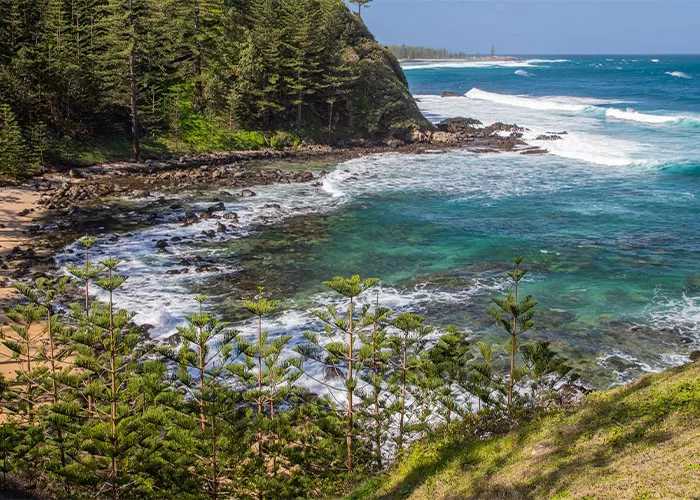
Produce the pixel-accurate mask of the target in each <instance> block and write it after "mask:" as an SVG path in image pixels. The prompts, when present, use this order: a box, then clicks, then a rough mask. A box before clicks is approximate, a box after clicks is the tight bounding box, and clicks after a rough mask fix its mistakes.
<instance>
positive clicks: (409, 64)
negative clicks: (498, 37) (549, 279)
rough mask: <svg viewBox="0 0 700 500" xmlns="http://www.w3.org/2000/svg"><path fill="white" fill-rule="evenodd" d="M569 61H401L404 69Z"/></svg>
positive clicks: (519, 66)
mask: <svg viewBox="0 0 700 500" xmlns="http://www.w3.org/2000/svg"><path fill="white" fill-rule="evenodd" d="M565 62H569V60H568V59H527V60H524V61H522V60H516V61H499V60H495V61H490V60H481V61H469V60H465V61H462V60H448V59H446V60H437V61H406V62H403V63H401V68H402V69H403V70H404V71H411V70H417V69H439V68H455V69H459V68H476V69H479V68H483V69H489V68H536V67H542V66H543V65H547V64H557V63H565Z"/></svg>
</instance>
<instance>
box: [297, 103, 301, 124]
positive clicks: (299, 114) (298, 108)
mask: <svg viewBox="0 0 700 500" xmlns="http://www.w3.org/2000/svg"><path fill="white" fill-rule="evenodd" d="M297 130H301V101H299V102H298V103H297Z"/></svg>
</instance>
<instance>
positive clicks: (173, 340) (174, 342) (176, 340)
mask: <svg viewBox="0 0 700 500" xmlns="http://www.w3.org/2000/svg"><path fill="white" fill-rule="evenodd" d="M165 341H166V342H167V343H168V345H169V346H170V347H177V346H179V345H180V344H181V343H182V338H181V337H180V334H179V333H176V334H174V335H171V336H170V337H168V338H167V339H165Z"/></svg>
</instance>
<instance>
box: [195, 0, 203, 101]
mask: <svg viewBox="0 0 700 500" xmlns="http://www.w3.org/2000/svg"><path fill="white" fill-rule="evenodd" d="M199 31H200V23H199V0H194V45H195V48H196V54H195V55H194V76H195V81H194V91H195V96H196V97H197V105H199V106H201V105H202V97H203V96H204V87H203V86H202V42H201V40H200V39H199Z"/></svg>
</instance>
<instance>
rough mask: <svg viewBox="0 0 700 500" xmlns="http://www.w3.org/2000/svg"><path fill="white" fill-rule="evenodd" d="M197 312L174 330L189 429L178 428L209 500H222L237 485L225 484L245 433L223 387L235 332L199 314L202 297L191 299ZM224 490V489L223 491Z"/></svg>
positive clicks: (230, 370)
mask: <svg viewBox="0 0 700 500" xmlns="http://www.w3.org/2000/svg"><path fill="white" fill-rule="evenodd" d="M196 300H197V303H198V304H199V311H198V312H197V313H195V314H193V315H192V316H188V317H187V318H186V321H187V324H186V325H185V326H184V327H179V328H178V333H179V335H180V338H181V339H182V346H181V347H180V349H179V352H178V353H177V355H176V356H175V355H174V354H175V353H169V355H168V356H169V357H171V358H172V359H175V360H177V363H178V365H179V369H178V373H177V383H178V386H179V387H180V388H182V389H183V390H185V391H186V392H187V394H188V396H189V399H190V402H191V405H192V408H191V410H190V412H191V415H192V417H191V418H190V421H191V424H195V422H196V424H195V425H191V424H188V423H187V419H184V420H183V422H182V424H181V425H182V427H183V428H184V429H186V430H187V429H189V432H184V433H181V436H182V439H184V440H185V441H186V442H187V443H188V444H187V446H188V447H190V448H191V449H192V453H195V454H196V456H197V457H199V459H198V460H197V461H196V462H195V463H194V464H193V465H192V467H193V468H194V471H195V474H196V476H198V477H200V478H201V479H202V481H203V486H204V488H203V489H204V491H205V492H206V493H207V494H208V496H209V497H210V498H213V499H217V498H221V497H222V496H223V498H228V496H226V495H231V494H232V492H233V491H235V489H236V488H239V487H240V486H239V485H236V484H231V481H230V480H228V478H229V477H230V475H232V474H233V473H234V472H235V470H236V468H237V467H239V464H240V462H243V457H245V455H246V451H247V433H246V430H245V427H243V423H242V421H241V418H240V417H241V413H242V412H243V411H244V410H243V405H242V402H241V398H240V394H239V393H238V392H237V391H235V390H234V389H233V388H232V387H231V384H230V383H229V382H228V381H227V377H228V376H230V375H232V374H234V373H235V371H236V369H235V368H234V367H233V366H232V363H233V361H234V359H235V357H236V353H235V348H234V345H233V344H232V342H233V341H234V340H235V338H236V336H237V335H238V332H237V331H235V330H231V329H230V328H229V324H228V323H226V322H224V321H222V320H221V318H219V317H216V316H214V315H212V314H209V313H206V312H204V307H203V305H204V303H205V302H206V297H204V296H197V297H196ZM226 484H228V485H229V486H228V487H227V486H225V485H226Z"/></svg>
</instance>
